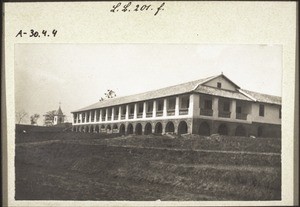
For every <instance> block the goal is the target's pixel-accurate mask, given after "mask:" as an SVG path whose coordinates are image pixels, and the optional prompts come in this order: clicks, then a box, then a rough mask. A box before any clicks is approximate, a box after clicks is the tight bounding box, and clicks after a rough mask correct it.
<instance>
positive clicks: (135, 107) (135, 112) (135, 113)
mask: <svg viewBox="0 0 300 207" xmlns="http://www.w3.org/2000/svg"><path fill="white" fill-rule="evenodd" d="M136 118H137V103H135V104H134V115H133V119H136Z"/></svg>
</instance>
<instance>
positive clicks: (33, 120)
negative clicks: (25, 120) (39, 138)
mask: <svg viewBox="0 0 300 207" xmlns="http://www.w3.org/2000/svg"><path fill="white" fill-rule="evenodd" d="M39 118H40V115H39V114H33V115H31V116H30V124H31V125H36V124H37V120H38V119H39Z"/></svg>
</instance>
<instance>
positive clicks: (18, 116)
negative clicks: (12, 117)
mask: <svg viewBox="0 0 300 207" xmlns="http://www.w3.org/2000/svg"><path fill="white" fill-rule="evenodd" d="M27 117H28V113H27V112H26V111H24V110H21V111H16V123H17V124H21V123H22V122H24V120H25V119H26V118H27Z"/></svg>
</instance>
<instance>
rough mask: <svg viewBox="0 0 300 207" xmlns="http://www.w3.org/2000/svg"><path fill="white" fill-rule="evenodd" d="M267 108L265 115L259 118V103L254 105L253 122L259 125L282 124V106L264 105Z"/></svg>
mask: <svg viewBox="0 0 300 207" xmlns="http://www.w3.org/2000/svg"><path fill="white" fill-rule="evenodd" d="M263 105H264V106H265V115H264V116H263V117H262V116H259V103H253V104H252V121H253V122H259V123H270V124H281V119H280V118H279V109H280V106H278V105H273V104H263Z"/></svg>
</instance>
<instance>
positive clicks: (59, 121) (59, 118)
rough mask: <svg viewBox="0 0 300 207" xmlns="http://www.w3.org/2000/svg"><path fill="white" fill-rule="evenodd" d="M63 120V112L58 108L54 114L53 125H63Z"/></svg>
mask: <svg viewBox="0 0 300 207" xmlns="http://www.w3.org/2000/svg"><path fill="white" fill-rule="evenodd" d="M64 119H65V115H64V114H63V112H62V110H61V108H60V106H59V108H58V110H57V111H56V113H55V114H54V120H53V125H60V124H62V123H64V121H65V120H64Z"/></svg>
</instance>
